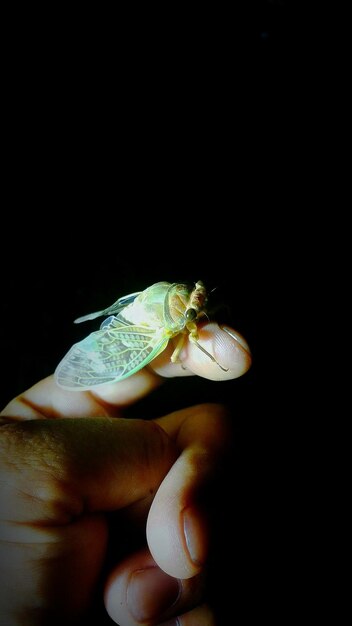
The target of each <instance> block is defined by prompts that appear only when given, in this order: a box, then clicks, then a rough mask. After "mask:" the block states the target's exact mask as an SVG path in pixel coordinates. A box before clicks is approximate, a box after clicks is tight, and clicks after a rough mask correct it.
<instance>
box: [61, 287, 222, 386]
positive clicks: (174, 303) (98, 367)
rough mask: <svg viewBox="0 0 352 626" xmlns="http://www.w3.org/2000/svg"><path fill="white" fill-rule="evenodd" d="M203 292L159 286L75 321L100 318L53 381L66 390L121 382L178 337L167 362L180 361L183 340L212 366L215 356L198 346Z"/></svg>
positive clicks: (149, 288) (65, 359) (66, 356)
mask: <svg viewBox="0 0 352 626" xmlns="http://www.w3.org/2000/svg"><path fill="white" fill-rule="evenodd" d="M206 305H207V292H206V289H205V286H204V284H203V283H202V282H201V281H198V282H197V283H195V286H194V287H191V286H189V285H186V284H180V283H172V284H171V283H167V282H159V283H155V284H154V285H151V287H148V288H147V289H145V290H144V291H138V292H135V293H132V294H130V295H127V296H123V297H122V298H119V299H118V300H117V301H116V302H115V303H114V304H112V305H111V306H109V307H108V308H106V309H104V310H102V311H98V312H96V313H91V314H89V315H85V316H83V317H80V318H78V319H77V320H75V323H80V322H84V321H86V320H92V319H95V318H96V317H99V316H102V315H108V316H109V317H108V318H107V319H105V320H104V321H103V323H102V324H101V326H100V330H97V331H95V332H92V333H91V334H90V335H88V336H87V337H86V338H85V339H83V340H82V341H79V342H78V343H76V344H74V345H73V346H72V348H71V349H70V350H69V352H68V353H67V354H66V355H65V356H64V358H63V359H62V361H61V362H60V363H59V365H58V366H57V368H56V371H55V379H56V382H57V383H58V385H59V386H60V387H63V388H64V389H70V390H73V391H74V390H77V391H82V390H84V389H91V388H92V387H96V386H97V385H102V384H105V383H112V382H117V381H120V380H123V379H124V378H127V377H128V376H131V375H132V374H135V373H136V372H138V371H139V370H140V369H142V368H143V367H144V366H145V365H147V364H148V363H150V361H152V360H153V359H155V357H157V356H158V355H159V354H160V353H161V352H163V350H164V349H165V348H166V346H167V344H168V343H169V340H170V339H171V338H172V337H176V336H177V335H179V340H178V343H177V345H176V348H175V350H174V352H173V353H172V356H171V361H172V362H174V363H176V362H178V361H179V355H180V352H181V350H182V346H183V345H184V341H185V338H186V337H187V335H188V337H189V340H190V341H191V342H193V343H194V344H195V345H196V346H197V347H198V348H199V349H200V350H202V352H204V353H205V354H206V355H207V356H208V357H209V358H210V359H211V360H212V361H214V362H215V363H217V365H219V367H220V368H221V369H224V368H222V367H221V365H220V364H219V363H218V362H217V361H216V359H215V357H214V356H213V355H212V354H210V353H209V352H208V351H207V350H205V348H203V347H202V346H201V345H200V344H199V343H198V331H197V322H198V321H199V320H200V319H201V318H202V317H206V316H207V314H206Z"/></svg>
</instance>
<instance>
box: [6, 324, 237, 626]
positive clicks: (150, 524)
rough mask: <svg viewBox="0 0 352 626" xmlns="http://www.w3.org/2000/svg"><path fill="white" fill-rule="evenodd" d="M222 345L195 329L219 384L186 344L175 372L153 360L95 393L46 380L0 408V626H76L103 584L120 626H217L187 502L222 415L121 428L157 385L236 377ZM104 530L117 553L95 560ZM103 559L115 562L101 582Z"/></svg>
mask: <svg viewBox="0 0 352 626" xmlns="http://www.w3.org/2000/svg"><path fill="white" fill-rule="evenodd" d="M230 333H231V334H229V332H228V331H226V332H225V331H224V330H222V329H220V328H219V327H218V326H217V325H216V324H204V325H203V326H202V328H201V330H200V342H201V343H202V345H204V346H205V347H206V349H207V350H209V352H211V353H212V354H214V356H215V357H216V359H217V361H218V362H219V363H221V365H223V367H224V368H228V371H226V372H225V371H223V370H222V369H221V368H219V367H218V366H217V365H216V363H213V362H211V361H210V360H209V359H208V357H207V356H206V355H204V354H203V353H202V352H201V351H200V350H198V349H197V347H196V346H194V345H192V344H188V345H186V346H185V348H184V350H183V352H182V353H181V361H182V365H181V364H179V363H177V364H174V363H170V362H169V361H168V353H167V352H166V351H165V353H163V354H161V355H160V356H159V357H158V358H157V359H155V360H154V361H153V362H152V363H151V364H150V366H149V367H148V368H145V369H144V370H141V371H140V372H138V373H137V374H135V375H134V376H131V377H130V378H127V379H126V380H124V381H121V382H119V383H117V384H114V385H104V386H102V387H97V388H95V389H94V392H85V391H84V392H69V391H64V390H62V389H60V388H58V387H57V386H56V384H55V382H54V380H53V378H52V377H49V378H47V379H45V380H43V381H40V382H39V383H38V384H36V385H35V386H34V387H32V388H31V389H29V390H28V391H27V392H25V393H23V394H22V395H20V396H18V397H17V398H16V399H15V400H13V401H12V402H10V404H9V405H8V406H7V407H6V408H5V409H4V411H3V412H2V414H1V415H2V419H3V424H2V437H1V457H0V458H1V461H0V462H1V465H0V467H1V487H0V495H1V500H0V524H1V527H0V528H1V530H0V539H1V558H0V564H1V568H2V576H1V580H2V581H3V583H2V588H1V591H0V600H1V609H0V616H1V618H2V620H3V622H0V623H1V626H3V625H5V624H6V626H19V625H21V626H22V625H24V624H25V625H26V626H32V625H34V624H35V625H36V626H39V625H40V624H47V623H48V624H51V625H54V624H56V623H57V624H58V623H60V624H62V622H63V621H65V623H78V622H79V619H81V618H83V619H84V618H85V619H87V615H88V613H87V611H89V608H90V607H91V605H92V600H93V599H94V596H95V594H96V593H99V589H101V584H103V585H104V587H105V591H104V598H105V606H106V609H107V611H108V613H109V615H110V616H111V618H112V619H113V620H114V621H115V622H116V623H118V624H120V625H121V626H137V625H138V624H145V625H149V626H155V625H157V624H160V623H162V622H165V621H167V620H171V621H170V622H168V623H170V624H172V623H174V624H176V623H177V622H176V621H174V622H172V620H175V619H176V616H178V620H179V622H178V623H179V625H180V626H193V625H195V624H197V626H209V625H213V624H214V623H215V621H214V620H215V617H214V615H213V614H212V611H211V609H210V607H209V606H208V605H207V602H206V597H205V591H204V590H205V586H204V578H205V569H206V568H205V566H204V565H205V562H206V558H207V554H208V528H207V524H206V520H205V516H204V510H203V509H202V508H200V505H199V499H200V495H201V493H202V492H203V491H204V490H205V491H206V487H207V485H208V484H210V483H211V482H213V481H214V478H215V477H216V474H217V471H218V468H219V465H220V460H221V458H222V457H223V455H224V452H225V450H226V447H227V441H228V424H227V418H226V415H225V411H224V409H223V408H222V407H221V406H219V405H198V406H196V407H190V408H186V409H183V410H181V411H177V412H175V413H171V414H169V415H167V416H165V417H162V418H160V419H157V420H153V421H145V420H139V419H136V420H131V419H125V418H123V417H122V416H123V407H125V406H128V405H129V404H131V403H132V402H134V401H136V400H137V399H139V398H141V397H142V396H143V395H145V394H146V393H149V392H150V391H151V390H152V389H154V388H156V387H157V386H158V385H159V384H160V383H161V381H162V377H163V376H177V375H180V376H183V375H189V374H190V373H196V374H198V375H201V376H205V377H206V378H210V379H213V380H224V379H230V378H236V377H237V376H240V375H242V374H243V373H245V371H246V370H247V369H248V368H249V366H250V356H249V353H248V351H247V349H246V344H245V342H244V341H243V340H242V338H240V337H238V338H237V339H236V335H234V334H233V331H231V330H230ZM170 343H171V342H170ZM170 351H172V346H170ZM184 368H187V369H184ZM117 417H118V418H119V419H116V418H117ZM65 418H71V419H65ZM207 497H208V499H207V502H206V506H207V508H211V501H210V500H209V498H210V497H211V494H208V496H207ZM141 529H142V534H143V535H144V537H145V535H146V538H147V544H148V545H147V546H146V545H141V543H140V535H141ZM108 530H109V532H110V537H111V538H112V539H113V540H114V546H115V547H116V548H117V554H116V555H115V554H113V555H111V554H110V555H109V554H107V552H108V548H109V549H110V543H108ZM127 535H128V536H127ZM133 537H134V538H135V546H134V547H133V548H132V547H131V546H132V544H133ZM130 541H132V543H131V545H130V543H129V542H130ZM107 556H109V559H110V561H112V560H114V558H115V557H116V561H115V564H114V566H112V567H111V568H110V572H109V573H108V575H107V574H106V572H105V565H104V564H105V562H106V558H107ZM103 577H105V580H102V578H103ZM180 616H182V617H180ZM82 623H85V622H82ZM97 623H99V624H101V621H100V620H97Z"/></svg>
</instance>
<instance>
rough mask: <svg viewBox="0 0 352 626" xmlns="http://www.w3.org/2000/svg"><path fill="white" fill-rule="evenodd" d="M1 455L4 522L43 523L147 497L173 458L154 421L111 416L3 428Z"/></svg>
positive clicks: (172, 449)
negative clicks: (112, 417)
mask: <svg viewBox="0 0 352 626" xmlns="http://www.w3.org/2000/svg"><path fill="white" fill-rule="evenodd" d="M0 453H1V454H0V473H1V477H2V481H1V484H0V487H1V493H0V495H1V513H2V514H3V516H4V518H5V519H7V520H13V521H16V523H20V522H24V523H25V522H30V523H31V524H38V523H40V524H42V525H44V526H46V525H48V524H50V525H53V524H56V525H65V524H67V523H69V522H70V521H71V520H72V518H76V517H77V516H80V515H83V514H84V513H91V512H101V511H109V510H116V509H120V508H123V507H126V506H128V505H130V504H131V503H133V502H136V501H138V500H142V499H143V498H150V496H151V494H153V493H154V492H155V491H156V489H157V488H158V486H159V484H160V482H161V480H162V479H163V478H164V476H165V474H166V473H167V472H168V470H169V469H170V467H171V465H172V463H173V461H174V459H175V456H176V454H175V447H174V444H173V443H172V441H171V439H170V437H168V435H167V434H166V433H165V431H164V430H163V429H162V428H160V427H159V426H158V425H157V424H155V423H154V422H152V421H145V420H128V419H119V420H116V419H109V418H95V419H71V420H65V419H58V420H29V421H26V422H21V424H19V423H17V422H13V423H9V424H5V425H3V426H2V427H1V439H0Z"/></svg>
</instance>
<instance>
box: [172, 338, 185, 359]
mask: <svg viewBox="0 0 352 626" xmlns="http://www.w3.org/2000/svg"><path fill="white" fill-rule="evenodd" d="M185 338H186V334H185V333H181V334H180V335H179V339H178V342H177V345H176V348H175V350H174V351H173V353H172V355H171V362H172V363H180V352H181V350H182V348H183V346H184V345H185Z"/></svg>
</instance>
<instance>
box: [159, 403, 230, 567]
mask: <svg viewBox="0 0 352 626" xmlns="http://www.w3.org/2000/svg"><path fill="white" fill-rule="evenodd" d="M157 423H158V424H159V425H161V426H162V428H164V429H165V431H166V432H167V433H168V434H169V435H170V436H171V437H172V438H173V439H174V441H175V444H176V447H177V449H179V450H181V454H180V456H179V457H178V459H177V461H176V462H175V463H174V465H173V466H172V468H171V469H170V471H169V473H168V474H167V475H166V477H165V478H164V480H163V482H162V483H161V485H160V487H159V489H158V491H157V493H156V495H155V498H154V500H153V503H152V505H151V508H150V511H149V515H148V520H147V540H148V545H149V549H150V552H151V554H152V556H153V558H154V560H155V561H156V563H157V564H158V565H159V567H160V568H161V569H163V570H164V571H165V572H166V573H167V574H169V575H170V576H174V577H176V578H182V579H183V578H189V577H192V576H195V575H196V574H198V573H199V572H200V571H201V570H202V568H203V566H204V563H205V562H206V559H207V554H208V540H209V529H208V525H207V520H206V516H205V514H204V510H211V509H212V498H213V495H214V494H213V492H212V488H215V489H216V484H217V483H216V481H217V474H218V472H219V468H220V466H221V460H222V459H223V458H224V457H225V455H226V449H227V442H229V441H230V436H229V424H228V420H227V417H226V414H225V411H224V408H223V407H221V406H219V405H199V406H196V407H191V408H187V409H184V410H182V411H177V412H175V413H172V414H171V415H168V416H166V417H163V418H161V419H159V420H157ZM207 489H208V491H207ZM204 491H205V494H206V498H207V501H206V508H205V509H204V507H203V506H201V505H202V501H201V496H202V495H204V494H203V492H204ZM213 505H214V502H213Z"/></svg>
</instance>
